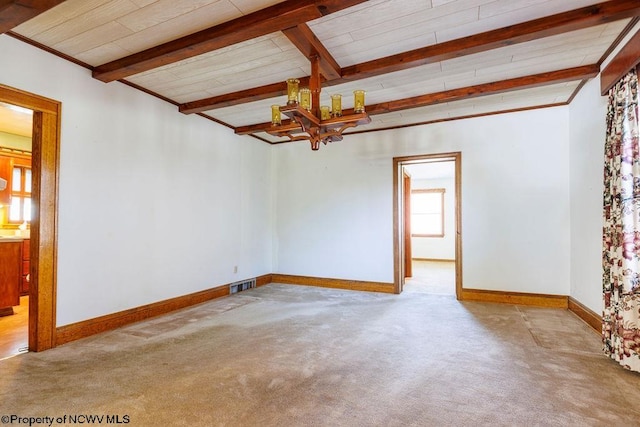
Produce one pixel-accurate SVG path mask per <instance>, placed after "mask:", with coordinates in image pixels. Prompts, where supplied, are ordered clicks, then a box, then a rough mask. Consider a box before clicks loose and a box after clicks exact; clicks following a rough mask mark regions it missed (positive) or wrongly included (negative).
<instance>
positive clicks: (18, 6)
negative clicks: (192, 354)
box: [0, 0, 65, 34]
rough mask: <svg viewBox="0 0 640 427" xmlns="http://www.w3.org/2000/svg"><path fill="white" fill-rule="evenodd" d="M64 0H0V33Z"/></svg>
mask: <svg viewBox="0 0 640 427" xmlns="http://www.w3.org/2000/svg"><path fill="white" fill-rule="evenodd" d="M64 1H65V0H0V34H4V33H6V32H7V31H10V30H11V29H13V28H15V27H17V26H18V25H20V24H22V23H23V22H26V21H28V20H29V19H32V18H35V17H36V16H38V15H39V14H41V13H42V12H45V11H47V10H49V9H51V8H52V7H54V6H57V5H59V4H60V3H62V2H64Z"/></svg>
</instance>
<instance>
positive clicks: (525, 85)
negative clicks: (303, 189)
mask: <svg viewBox="0 0 640 427" xmlns="http://www.w3.org/2000/svg"><path fill="white" fill-rule="evenodd" d="M599 72H600V66H599V65H598V64H592V65H584V66H581V67H574V68H567V69H564V70H558V71H550V72H546V73H539V74H534V75H530V76H523V77H516V78H513V79H507V80H502V81H498V82H492V83H484V84H480V85H475V86H468V87H462V88H459V89H452V90H446V91H443V92H436V93H430V94H426V95H420V96H414V97H411V98H405V99H399V100H396V101H389V102H382V103H379V104H373V105H367V106H366V108H367V114H369V115H370V116H373V115H376V114H385V113H392V112H395V111H401V110H406V109H409V108H418V107H427V106H429V105H436V104H442V103H445V102H454V101H460V100H463V99H469V98H478V97H481V96H488V95H496V94H500V93H505V92H510V91H514V90H522V89H531V88H534V87H540V86H546V85H551V84H556V83H563V82H569V81H576V80H583V79H591V78H594V77H596V76H597V75H598V73H599ZM343 113H344V114H345V115H348V114H351V113H352V110H344V112H343ZM284 123H285V122H284V121H283V124H284ZM270 126H271V123H258V124H255V125H248V126H239V127H237V128H235V133H236V134H238V135H247V134H251V133H256V132H264V131H266V129H268V128H269V127H270Z"/></svg>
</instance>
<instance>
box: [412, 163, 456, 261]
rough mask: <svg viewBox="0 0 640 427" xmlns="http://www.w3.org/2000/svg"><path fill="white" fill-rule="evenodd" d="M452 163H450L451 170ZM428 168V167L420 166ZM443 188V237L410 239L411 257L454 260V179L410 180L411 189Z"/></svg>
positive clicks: (426, 165)
mask: <svg viewBox="0 0 640 427" xmlns="http://www.w3.org/2000/svg"><path fill="white" fill-rule="evenodd" d="M453 165H454V163H452V168H453ZM421 167H426V168H428V167H429V165H428V164H425V165H421ZM420 188H444V189H445V192H444V236H443V237H412V238H411V257H412V258H414V259H415V258H421V259H438V260H443V259H444V260H455V258H456V210H455V209H456V206H455V201H456V187H455V179H454V178H440V179H416V180H413V179H412V180H411V189H412V190H416V189H420Z"/></svg>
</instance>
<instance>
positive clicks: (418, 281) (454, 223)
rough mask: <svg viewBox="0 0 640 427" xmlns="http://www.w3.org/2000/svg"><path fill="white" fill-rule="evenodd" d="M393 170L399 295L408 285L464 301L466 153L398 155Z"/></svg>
mask: <svg viewBox="0 0 640 427" xmlns="http://www.w3.org/2000/svg"><path fill="white" fill-rule="evenodd" d="M393 171H394V285H395V291H396V293H400V292H402V291H403V290H404V288H405V284H408V285H409V286H411V287H412V289H418V288H422V290H424V291H426V292H430V293H440V294H442V293H444V294H454V293H455V295H456V298H457V299H460V297H461V294H462V230H461V222H462V221H461V218H462V215H461V179H460V178H461V153H459V152H456V153H444V154H431V155H420V156H411V157H401V158H394V159H393ZM412 205H413V207H412ZM416 285H417V286H416ZM427 286H430V288H429V287H427Z"/></svg>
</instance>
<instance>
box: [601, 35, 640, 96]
mask: <svg viewBox="0 0 640 427" xmlns="http://www.w3.org/2000/svg"><path fill="white" fill-rule="evenodd" d="M638 64H640V31H638V32H636V34H635V35H634V36H633V37H631V39H630V40H629V41H628V42H627V44H625V45H624V47H623V48H622V49H621V50H620V52H619V53H618V54H617V55H616V56H615V57H614V58H613V59H612V60H611V62H610V63H609V64H608V65H607V66H606V67H605V68H604V70H602V75H601V76H600V90H601V94H602V95H603V96H604V95H606V94H607V92H609V89H611V88H612V87H613V86H614V85H615V84H616V83H617V82H618V80H620V79H621V78H622V77H624V75H625V74H627V73H628V72H629V71H630V70H632V69H633V68H635V67H636V66H637V65H638Z"/></svg>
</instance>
